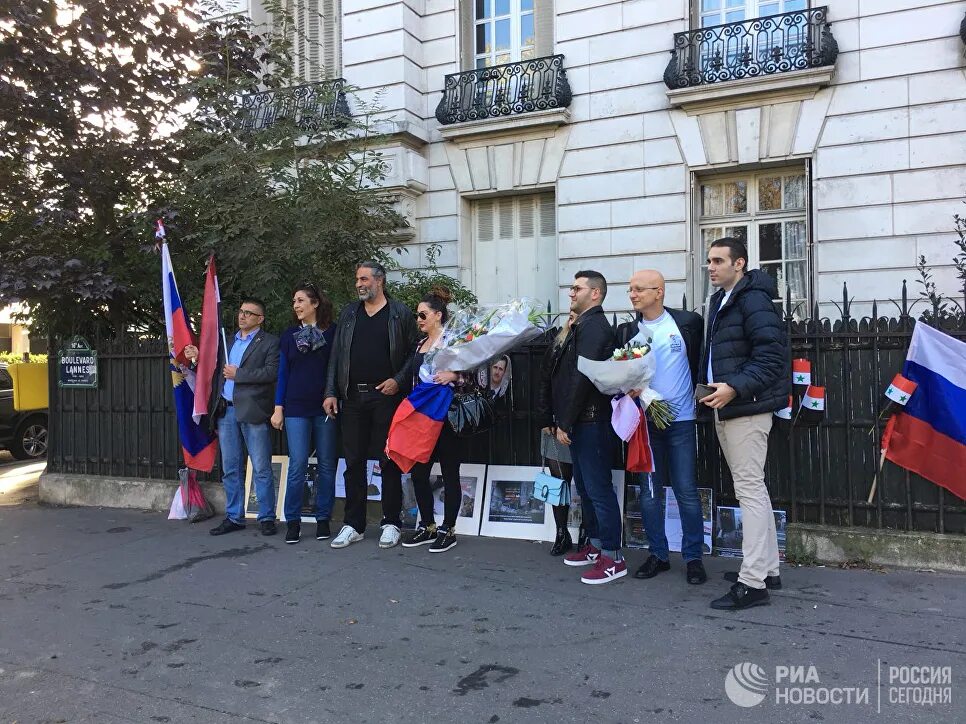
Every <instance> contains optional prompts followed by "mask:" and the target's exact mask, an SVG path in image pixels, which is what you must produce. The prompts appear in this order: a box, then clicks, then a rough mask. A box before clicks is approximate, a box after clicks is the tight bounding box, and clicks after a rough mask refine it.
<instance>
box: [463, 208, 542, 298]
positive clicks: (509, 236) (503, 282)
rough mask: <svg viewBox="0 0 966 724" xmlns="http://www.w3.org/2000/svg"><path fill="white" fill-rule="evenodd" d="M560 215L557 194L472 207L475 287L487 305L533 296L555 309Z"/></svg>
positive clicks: (477, 293)
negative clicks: (555, 195) (558, 213)
mask: <svg viewBox="0 0 966 724" xmlns="http://www.w3.org/2000/svg"><path fill="white" fill-rule="evenodd" d="M556 214H557V207H556V202H555V200H554V195H553V194H535V195H529V196H505V197H502V198H496V199H484V200H480V201H476V202H475V203H474V204H473V229H474V234H473V288H474V291H475V292H476V295H477V296H478V297H479V298H480V301H481V302H482V303H484V304H496V303H500V302H505V301H507V300H508V299H513V298H516V297H522V296H528V297H534V298H536V299H539V300H541V301H543V302H544V303H546V302H547V301H550V302H551V304H552V305H554V306H556V303H557V296H558V294H557V217H556Z"/></svg>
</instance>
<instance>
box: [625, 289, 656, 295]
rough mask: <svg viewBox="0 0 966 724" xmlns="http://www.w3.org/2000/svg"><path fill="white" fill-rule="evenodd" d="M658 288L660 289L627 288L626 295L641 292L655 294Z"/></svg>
mask: <svg viewBox="0 0 966 724" xmlns="http://www.w3.org/2000/svg"><path fill="white" fill-rule="evenodd" d="M660 288H661V287H628V288H627V293H628V294H630V293H632V292H633V293H634V294H640V293H641V292H648V291H650V292H656V291H657V290H658V289H660Z"/></svg>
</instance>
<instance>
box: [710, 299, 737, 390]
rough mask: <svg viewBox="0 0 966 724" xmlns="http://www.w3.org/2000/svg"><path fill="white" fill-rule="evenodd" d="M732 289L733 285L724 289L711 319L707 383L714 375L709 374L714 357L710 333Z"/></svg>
mask: <svg viewBox="0 0 966 724" xmlns="http://www.w3.org/2000/svg"><path fill="white" fill-rule="evenodd" d="M732 289H734V287H731V289H729V290H728V291H726V292H725V293H724V296H723V297H721V306H719V307H718V311H717V313H716V314H715V315H714V319H712V320H711V332H710V334H709V335H708V382H709V383H710V382H714V377H713V376H712V374H711V361H712V360H713V359H714V355H713V354H712V353H713V352H714V349H713V347H712V345H711V335H713V334H714V323H715V322H717V321H718V315H719V314H721V310H722V309H724V305H725V304H727V303H728V298H729V297H730V296H731V290H732Z"/></svg>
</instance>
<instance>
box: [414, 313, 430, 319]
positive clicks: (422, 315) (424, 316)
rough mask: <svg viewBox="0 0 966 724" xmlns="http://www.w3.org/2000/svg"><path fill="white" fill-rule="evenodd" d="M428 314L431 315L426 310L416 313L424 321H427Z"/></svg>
mask: <svg viewBox="0 0 966 724" xmlns="http://www.w3.org/2000/svg"><path fill="white" fill-rule="evenodd" d="M428 316H429V315H428V314H426V312H417V314H416V317H417V318H418V319H421V320H423V321H425V320H426V317H428Z"/></svg>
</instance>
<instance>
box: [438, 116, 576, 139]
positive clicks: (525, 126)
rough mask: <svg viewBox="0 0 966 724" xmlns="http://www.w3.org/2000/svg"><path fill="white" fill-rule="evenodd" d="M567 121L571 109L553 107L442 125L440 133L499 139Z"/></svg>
mask: <svg viewBox="0 0 966 724" xmlns="http://www.w3.org/2000/svg"><path fill="white" fill-rule="evenodd" d="M566 123H570V111H569V110H568V109H566V108H553V109H551V110H548V111H536V112H534V113H526V114H521V115H516V116H503V117H500V118H486V119H483V120H480V121H469V122H466V123H457V124H454V125H451V126H440V128H439V135H441V136H442V137H443V138H444V139H446V140H447V141H469V140H473V139H477V138H481V137H488V138H491V139H498V138H505V137H506V136H514V135H518V134H519V133H520V132H521V131H529V130H537V129H551V130H552V129H555V128H557V127H558V126H562V125H564V124H566Z"/></svg>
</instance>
